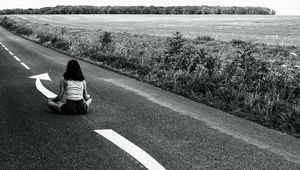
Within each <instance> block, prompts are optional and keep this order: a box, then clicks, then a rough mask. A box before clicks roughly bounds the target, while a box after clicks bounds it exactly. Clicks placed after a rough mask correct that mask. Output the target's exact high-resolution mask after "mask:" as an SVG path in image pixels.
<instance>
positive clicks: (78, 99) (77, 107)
mask: <svg viewBox="0 0 300 170" xmlns="http://www.w3.org/2000/svg"><path fill="white" fill-rule="evenodd" d="M64 96H65V98H66V103H61V102H60V101H61V100H62V99H63V97H64ZM91 102H92V98H91V95H88V93H87V88H86V81H85V78H84V76H83V74H82V71H81V68H80V65H79V63H78V62H77V61H76V60H70V61H69V62H68V65H67V70H66V72H65V73H64V79H63V80H61V82H60V89H59V93H58V96H57V97H56V98H53V99H50V100H49V101H48V107H49V108H50V109H51V110H53V111H55V112H59V113H63V114H68V115H70V114H71V115H74V114H86V113H87V112H88V110H89V105H90V104H91Z"/></svg>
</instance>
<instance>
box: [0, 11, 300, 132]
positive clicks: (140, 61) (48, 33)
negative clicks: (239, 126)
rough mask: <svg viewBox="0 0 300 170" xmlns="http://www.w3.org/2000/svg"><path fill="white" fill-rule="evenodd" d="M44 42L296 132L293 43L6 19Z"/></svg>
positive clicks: (299, 91) (299, 127)
mask: <svg viewBox="0 0 300 170" xmlns="http://www.w3.org/2000/svg"><path fill="white" fill-rule="evenodd" d="M1 25H2V26H4V27H5V28H7V29H9V30H11V31H14V32H16V33H17V34H20V35H22V36H25V37H27V38H29V39H31V40H33V41H36V42H38V43H41V44H43V45H45V46H49V47H52V48H56V49H58V50H61V51H64V52H66V53H68V54H70V55H72V56H74V57H77V58H81V59H85V60H89V61H92V62H94V63H97V64H101V65H103V66H105V67H109V68H111V69H114V70H117V71H119V72H122V73H125V74H127V75H130V76H133V77H135V78H137V79H139V80H142V81H145V82H148V83H151V84H154V85H156V86H159V87H161V88H163V89H166V90H169V91H172V92H175V93H178V94H180V95H183V96H186V97H189V98H191V99H193V100H196V101H199V102H202V103H206V104H208V105H211V106H214V107H217V108H219V109H222V110H225V111H227V112H229V113H231V114H234V115H237V116H240V117H243V118H246V119H249V120H252V121H255V122H258V123H260V124H262V125H264V126H267V127H270V128H273V129H277V130H280V131H283V132H286V133H288V134H291V135H294V136H296V137H300V112H299V111H300V106H299V101H300V100H299V99H300V86H299V83H300V60H299V58H298V56H299V54H300V50H299V48H298V47H294V46H275V45H267V44H259V43H256V44H253V43H250V42H245V41H241V40H232V41H230V42H223V41H218V40H215V39H213V38H211V37H209V36H205V35H200V36H198V37H197V38H195V39H186V38H184V37H183V35H182V34H180V33H179V32H176V33H174V35H172V36H170V37H167V38H166V37H157V36H148V35H133V34H128V33H109V32H105V31H101V30H92V31H91V30H79V29H71V28H65V27H57V26H51V25H41V24H34V23H30V22H27V21H23V20H18V22H16V21H15V20H12V19H10V18H7V17H4V18H2V19H1Z"/></svg>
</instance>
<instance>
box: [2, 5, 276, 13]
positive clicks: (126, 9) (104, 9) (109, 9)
mask: <svg viewBox="0 0 300 170" xmlns="http://www.w3.org/2000/svg"><path fill="white" fill-rule="evenodd" d="M0 14H2V15H8V14H198V15H206V14H216V15H220V14H227V15H228V14H229V15H234V14H238V15H275V14H276V11H274V10H273V9H270V8H265V7H236V6H231V7H221V6H207V5H202V6H168V7H161V6H56V7H43V8H39V9H32V8H28V9H19V8H17V9H4V10H0Z"/></svg>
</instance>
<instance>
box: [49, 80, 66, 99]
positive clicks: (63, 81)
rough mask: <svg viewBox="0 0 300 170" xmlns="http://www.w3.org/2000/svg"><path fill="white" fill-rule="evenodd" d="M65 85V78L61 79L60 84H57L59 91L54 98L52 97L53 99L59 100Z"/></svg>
mask: <svg viewBox="0 0 300 170" xmlns="http://www.w3.org/2000/svg"><path fill="white" fill-rule="evenodd" d="M65 86H66V81H65V80H61V81H60V85H59V92H58V95H57V97H56V98H54V99H52V100H53V101H61V100H62V98H63V96H64V93H65Z"/></svg>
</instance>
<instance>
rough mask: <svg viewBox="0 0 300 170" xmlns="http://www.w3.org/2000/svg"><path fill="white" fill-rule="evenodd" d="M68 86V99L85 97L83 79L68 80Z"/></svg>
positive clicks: (66, 92) (76, 99)
mask: <svg viewBox="0 0 300 170" xmlns="http://www.w3.org/2000/svg"><path fill="white" fill-rule="evenodd" d="M66 82H67V86H66V89H65V90H66V91H65V95H66V99H68V100H73V101H74V100H75V101H78V100H81V99H83V90H84V88H85V87H84V80H83V81H74V80H67V81H66Z"/></svg>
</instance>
